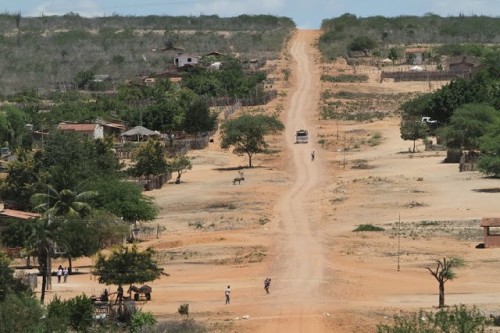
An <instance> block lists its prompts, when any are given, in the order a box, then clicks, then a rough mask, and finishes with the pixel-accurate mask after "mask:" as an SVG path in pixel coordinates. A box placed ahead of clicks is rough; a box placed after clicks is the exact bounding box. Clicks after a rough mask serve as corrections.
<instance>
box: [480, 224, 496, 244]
mask: <svg viewBox="0 0 500 333" xmlns="http://www.w3.org/2000/svg"><path fill="white" fill-rule="evenodd" d="M481 227H482V228H483V244H484V247H500V217H483V218H482V220H481Z"/></svg>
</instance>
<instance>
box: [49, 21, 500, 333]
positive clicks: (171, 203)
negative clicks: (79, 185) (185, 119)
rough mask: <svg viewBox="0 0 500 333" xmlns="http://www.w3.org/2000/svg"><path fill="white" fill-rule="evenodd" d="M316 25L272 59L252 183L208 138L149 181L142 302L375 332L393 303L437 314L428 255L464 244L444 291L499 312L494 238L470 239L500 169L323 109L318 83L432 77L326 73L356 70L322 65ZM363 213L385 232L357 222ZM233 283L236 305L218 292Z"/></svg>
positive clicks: (262, 321)
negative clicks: (458, 159) (463, 163)
mask: <svg viewBox="0 0 500 333" xmlns="http://www.w3.org/2000/svg"><path fill="white" fill-rule="evenodd" d="M319 34H320V32H319V31H312V30H299V31H297V32H296V33H295V34H294V36H293V38H292V40H291V41H290V43H289V47H288V49H287V50H286V51H285V52H284V53H283V57H282V59H280V60H279V61H277V69H276V70H275V71H274V72H273V76H274V77H275V80H276V82H275V87H277V88H278V90H279V92H280V94H279V97H278V98H277V99H276V100H275V101H273V102H272V103H270V104H269V105H267V106H266V111H267V112H268V113H269V114H277V115H279V116H280V117H281V119H282V121H283V122H284V123H285V125H286V129H285V131H284V132H283V134H282V135H279V136H275V137H271V138H269V141H270V144H271V148H272V149H273V150H274V151H275V152H274V153H272V154H270V155H257V156H256V157H255V159H254V165H255V167H253V168H245V169H243V171H244V175H245V181H243V182H241V184H240V185H238V184H236V185H233V183H232V179H233V178H235V177H238V172H237V168H238V167H239V166H245V165H246V164H247V158H246V157H245V156H237V155H233V154H232V153H231V151H229V150H222V149H221V148H220V147H219V137H218V136H217V135H216V136H215V137H214V143H211V144H210V146H209V147H208V148H207V149H204V150H199V151H191V152H190V153H189V156H190V157H191V158H192V162H193V169H192V170H190V171H189V172H187V173H186V174H184V175H183V176H182V183H181V184H178V185H176V184H173V183H168V184H166V185H165V186H164V187H163V188H162V189H160V190H154V191H151V192H147V193H146V194H147V195H150V196H152V197H154V198H155V200H156V201H157V203H158V205H159V206H160V208H161V213H160V216H159V218H158V220H157V221H156V222H154V223H153V224H152V225H156V224H157V225H160V226H161V227H163V228H164V230H163V231H162V233H161V235H160V237H159V238H158V239H153V240H148V241H145V242H142V243H141V244H140V246H141V247H142V246H153V247H154V248H156V249H157V251H158V252H159V260H160V263H161V264H162V265H163V266H164V267H165V271H166V272H167V273H169V274H170V276H165V277H162V278H161V279H159V280H157V281H154V282H152V283H149V285H150V286H152V288H153V294H152V300H151V301H149V302H145V303H141V304H139V306H140V307H142V309H143V310H145V311H151V312H153V313H154V314H155V315H157V316H158V318H159V319H160V320H163V319H174V318H175V319H179V318H180V315H179V314H178V313H177V309H178V307H179V305H181V304H184V303H188V304H189V306H190V317H191V318H194V319H195V320H196V321H199V322H203V323H205V324H207V325H208V326H209V327H211V331H213V332H287V333H288V332H354V331H356V332H374V331H375V326H376V324H377V323H383V322H389V321H390V319H391V318H392V316H393V315H394V314H397V313H400V312H401V311H404V312H406V311H417V310H419V309H421V308H423V309H426V310H432V309H433V307H434V306H436V305H437V302H438V295H437V292H438V285H437V282H436V281H435V280H434V278H433V277H432V276H431V275H430V274H429V272H428V271H427V270H426V267H428V266H429V267H431V268H433V267H434V266H435V260H436V259H438V258H442V257H449V256H459V257H462V258H463V259H465V260H466V262H467V266H466V267H464V268H462V269H460V270H459V271H458V272H457V273H458V277H457V278H456V279H455V280H453V281H449V282H447V283H446V303H447V304H448V305H455V304H461V303H463V304H467V305H477V306H478V307H479V308H480V309H481V310H484V311H486V312H487V313H490V312H495V311H498V310H499V307H500V306H499V302H498V300H499V296H500V283H499V279H498V276H500V265H499V263H498V258H499V255H500V252H499V251H500V249H476V248H475V247H476V245H477V244H479V243H481V242H482V236H481V228H480V227H479V220H480V219H481V218H482V217H484V216H496V215H498V214H499V213H498V207H497V204H498V202H499V193H498V191H496V190H495V189H500V181H499V180H496V179H489V178H485V177H483V176H482V175H481V174H480V173H477V172H463V173H460V172H458V166H457V165H456V164H443V163H442V161H443V159H444V156H445V152H442V151H439V152H434V151H425V150H424V147H423V145H421V144H419V145H418V147H417V148H418V149H419V152H417V153H414V154H410V153H408V148H409V147H411V146H412V143H411V142H405V141H403V140H402V139H401V138H400V134H399V119H398V118H397V117H395V116H393V117H386V118H385V119H384V120H380V121H373V122H365V123H361V122H345V121H342V122H339V123H337V122H334V121H325V120H320V117H319V103H320V94H321V91H323V90H325V89H327V88H328V89H333V90H338V91H340V90H344V91H353V92H374V93H379V94H382V95H384V94H385V95H386V96H387V98H391V94H393V93H403V92H417V91H428V90H429V89H430V88H432V87H430V86H429V85H428V83H426V82H424V83H420V82H408V83H394V82H390V81H387V82H386V81H384V82H382V83H380V82H379V80H378V78H379V75H378V74H376V73H375V74H370V80H369V81H368V82H367V83H358V84H341V83H338V84H331V83H325V82H322V81H320V75H321V73H322V72H324V71H329V72H331V73H334V72H336V71H337V72H346V73H350V72H352V69H351V68H350V67H348V66H346V65H345V64H343V63H342V62H338V63H334V64H325V63H322V62H321V60H320V59H321V58H320V55H319V53H318V51H317V49H316V48H315V44H316V41H317V38H318V37H319ZM284 69H288V70H289V71H290V73H291V75H290V77H289V79H288V80H286V79H285V75H284ZM300 128H307V129H309V132H310V137H311V139H310V141H309V143H308V144H295V143H294V133H295V131H296V130H297V129H300ZM374 133H379V134H380V135H381V142H380V144H378V145H374V146H370V145H366V144H360V145H358V146H357V147H358V148H356V149H349V150H347V151H344V150H343V149H341V148H342V147H343V146H344V145H345V144H346V143H345V142H346V141H348V142H349V143H352V142H354V141H356V140H357V141H356V142H362V140H363V139H367V138H369V137H370V136H371V135H373V134H374ZM320 138H323V139H325V138H326V140H327V141H328V142H329V143H330V144H328V145H321V144H320ZM351 146H352V147H353V146H354V145H351ZM312 150H315V151H316V159H315V160H314V161H311V159H310V153H311V151H312ZM360 161H361V162H362V163H361V162H360ZM360 164H363V165H364V167H356V166H359V165H360ZM398 221H401V223H400V224H399V223H398ZM422 221H430V222H428V223H427V225H423V224H422V223H421V222H422ZM360 224H373V225H376V226H380V227H383V228H384V229H385V231H383V232H353V230H354V229H355V228H356V226H358V225H360ZM398 226H399V230H400V231H399V235H400V236H399V237H398ZM398 240H399V249H400V250H399V251H398ZM398 253H399V255H398ZM398 262H399V270H398ZM58 264H59V262H56V263H55V265H56V266H57V265H58ZM64 264H65V263H63V265H64ZM91 264H92V258H86V259H80V260H77V261H76V263H75V267H76V268H78V270H79V271H80V272H89V270H90V265H91ZM267 276H269V277H270V278H271V279H272V283H271V290H270V291H271V293H270V294H269V295H266V294H265V291H264V288H263V287H264V285H263V282H264V279H265V278H266V277H267ZM39 285H40V284H39ZM227 285H231V289H232V295H231V296H232V297H231V304H230V305H225V304H224V289H225V288H226V286H227ZM105 287H106V286H104V285H100V284H99V283H98V282H97V281H96V279H95V278H94V277H92V276H91V275H90V274H79V275H72V276H70V277H69V279H68V282H67V283H61V284H57V283H56V281H55V279H54V282H53V288H52V290H51V291H49V293H48V297H49V298H50V297H53V296H54V295H58V296H60V297H63V298H66V297H72V296H74V295H76V294H80V293H86V294H87V295H92V294H96V295H97V294H99V293H100V292H101V291H102V290H103V289H104V288H105ZM109 288H111V291H114V290H115V289H116V286H110V287H109ZM245 315H248V316H249V317H247V319H243V316H245Z"/></svg>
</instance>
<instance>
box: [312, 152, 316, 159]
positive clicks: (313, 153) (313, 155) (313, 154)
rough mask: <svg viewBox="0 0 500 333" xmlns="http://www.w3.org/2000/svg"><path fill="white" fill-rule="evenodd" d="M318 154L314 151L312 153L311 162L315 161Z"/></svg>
mask: <svg viewBox="0 0 500 333" xmlns="http://www.w3.org/2000/svg"><path fill="white" fill-rule="evenodd" d="M315 155H316V153H315V152H314V150H313V151H312V153H311V161H314V157H315Z"/></svg>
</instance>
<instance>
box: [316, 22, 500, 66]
mask: <svg viewBox="0 0 500 333" xmlns="http://www.w3.org/2000/svg"><path fill="white" fill-rule="evenodd" d="M499 22H500V18H498V17H486V16H465V15H460V16H456V17H440V16H438V15H435V14H432V13H429V14H426V15H424V16H397V17H382V16H373V17H366V18H362V17H356V15H353V14H349V13H346V14H343V15H341V16H339V17H336V18H331V19H325V20H323V22H322V24H321V29H322V30H324V31H325V33H324V34H323V35H322V36H321V38H320V40H319V48H320V50H321V52H322V54H323V56H324V57H325V58H326V59H328V60H334V59H336V58H337V57H344V56H346V55H347V56H349V55H353V54H355V53H359V54H361V55H368V54H370V55H373V56H375V57H380V58H382V59H383V58H389V59H391V60H398V59H401V57H402V56H403V51H404V49H405V48H406V47H408V45H415V46H418V45H433V44H434V45H435V47H432V52H429V53H428V54H427V55H426V57H428V58H429V57H432V58H433V59H434V61H435V62H436V61H439V59H440V57H441V56H443V55H447V56H460V55H470V56H477V57H482V56H485V55H486V54H487V53H489V52H490V50H491V49H497V50H498V47H497V46H492V45H495V44H496V43H498V40H499V36H500V24H499Z"/></svg>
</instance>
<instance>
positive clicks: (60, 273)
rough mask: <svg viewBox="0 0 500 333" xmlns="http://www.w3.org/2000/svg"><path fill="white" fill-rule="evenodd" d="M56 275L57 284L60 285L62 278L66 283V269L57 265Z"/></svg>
mask: <svg viewBox="0 0 500 333" xmlns="http://www.w3.org/2000/svg"><path fill="white" fill-rule="evenodd" d="M56 275H57V283H61V278H63V280H64V283H66V281H68V275H69V269H68V267H64V268H63V267H62V266H61V265H59V268H58V269H57V273H56Z"/></svg>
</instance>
